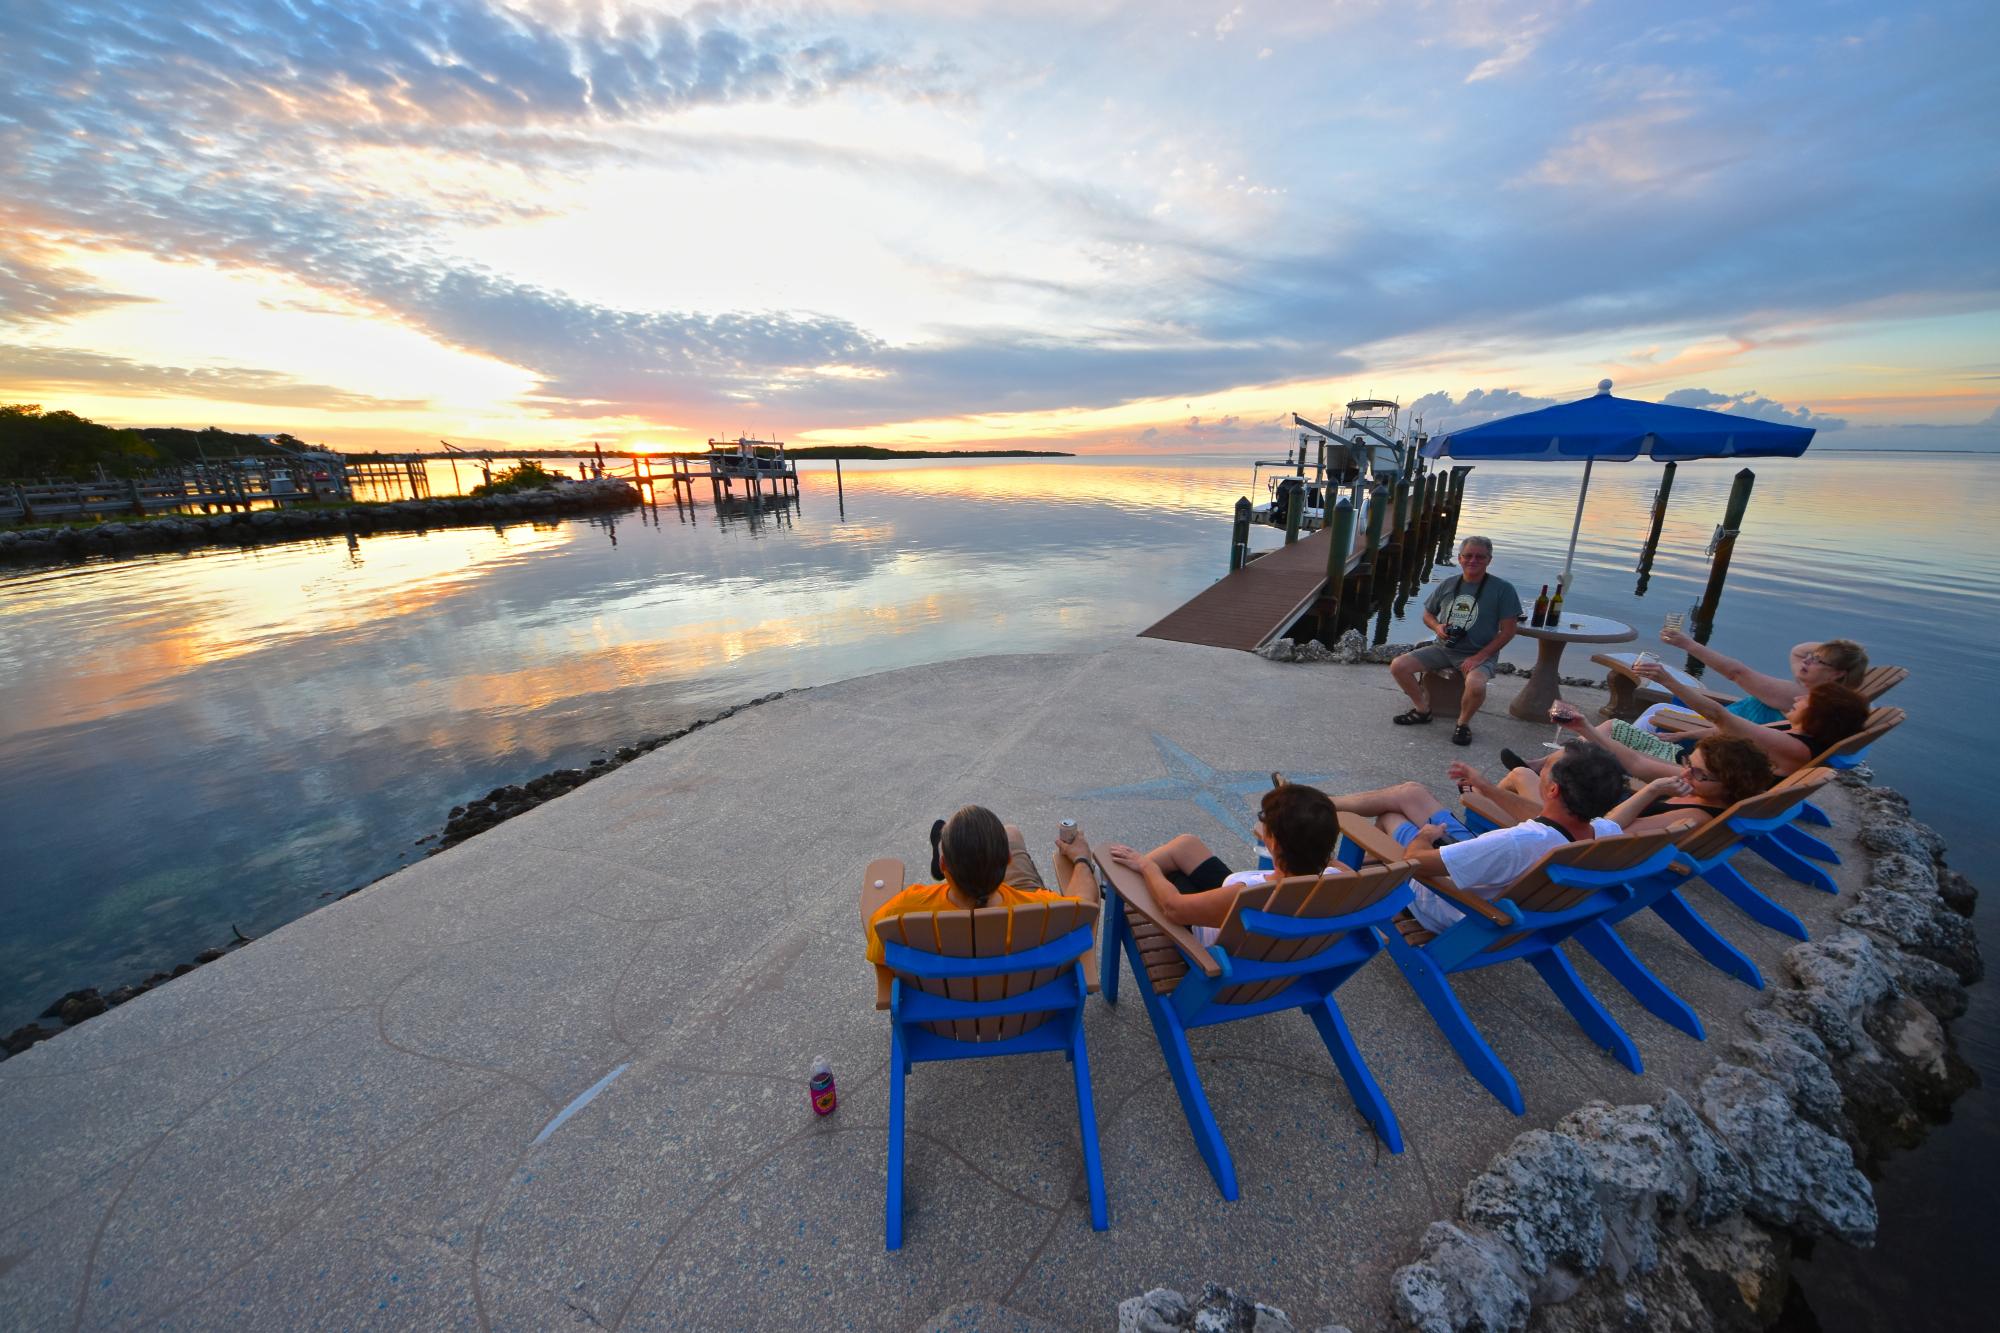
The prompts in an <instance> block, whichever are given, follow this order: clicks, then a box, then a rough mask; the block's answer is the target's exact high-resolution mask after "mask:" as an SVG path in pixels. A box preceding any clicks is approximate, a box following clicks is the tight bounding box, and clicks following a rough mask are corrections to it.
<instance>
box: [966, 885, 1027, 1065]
mask: <svg viewBox="0 0 2000 1333" xmlns="http://www.w3.org/2000/svg"><path fill="white" fill-rule="evenodd" d="M1013 918H1014V914H1013V912H1012V911H1010V910H1009V909H1007V908H1005V907H981V908H979V909H977V910H975V911H974V912H973V914H972V950H973V953H975V954H976V955H977V956H979V957H981V958H997V957H999V956H1000V955H1002V954H1004V953H1006V952H1007V951H1008V949H1007V937H1008V933H1009V928H1010V927H1011V926H1012V925H1013ZM1017 975H1018V974H1016V973H1011V972H1010V973H1007V974H1005V975H1003V976H997V977H976V978H974V980H973V995H974V998H975V999H980V1000H1004V999H1006V998H1007V997H1008V996H1009V995H1019V994H1020V993H1021V988H1020V986H1019V985H1018V984H1016V981H1017ZM1009 1026H1011V1027H1012V1028H1013V1029H1014V1031H1015V1032H1018V1031H1020V1028H1021V1020H1020V1015H1018V1014H1009V1015H1008V1016H1007V1017H1006V1018H1004V1019H1000V1018H982V1019H980V1020H979V1039H980V1040H981V1041H992V1040H993V1039H994V1038H996V1037H1001V1036H1012V1035H1013V1033H1012V1032H1008V1031H1006V1030H1005V1029H1006V1028H1007V1027H1009Z"/></svg>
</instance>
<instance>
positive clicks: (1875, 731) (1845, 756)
mask: <svg viewBox="0 0 2000 1333" xmlns="http://www.w3.org/2000/svg"><path fill="white" fill-rule="evenodd" d="M1879 669H1880V670H1884V671H1902V668H1901V667H1884V668H1879ZM1870 674H1871V675H1872V674H1873V673H1872V672H1871V673H1870ZM1908 674H1909V673H1908V672H1903V675H1908ZM1896 679H1897V680H1900V679H1902V676H1898V677H1896ZM1894 683H1895V682H1894V681H1891V682H1890V684H1894ZM1885 688H1886V687H1885ZM1905 717H1906V714H1905V713H1904V712H1903V710H1902V709H1900V708H1876V709H1873V710H1871V711H1870V712H1869V714H1868V725H1867V726H1866V727H1865V728H1863V729H1862V730H1860V731H1858V732H1856V733H1855V734H1854V735H1852V736H1849V737H1848V738H1847V739H1846V740H1844V741H1840V742H1837V743H1836V744H1833V745H1829V746H1828V747H1827V748H1826V749H1824V750H1822V751H1821V752H1820V753H1818V754H1816V755H1814V756H1813V758H1812V760H1811V762H1810V763H1808V764H1807V765H1806V766H1805V768H1804V769H1801V770H1799V771H1800V772H1804V771H1806V769H1813V768H1829V769H1834V770H1843V769H1849V768H1853V767H1854V766H1855V765H1857V764H1859V763H1861V762H1862V760H1863V759H1864V758H1865V757H1866V756H1867V753H1868V747H1869V746H1871V745H1873V744H1874V743H1875V742H1876V741H1878V740H1881V739H1882V737H1884V736H1886V735H1888V734H1889V733H1890V732H1892V731H1894V730H1895V729H1896V728H1897V727H1899V726H1901V725H1902V723H1903V721H1904V719H1905ZM1796 776H1797V774H1794V775H1793V777H1794V778H1795V777H1796ZM1791 780H1792V779H1791V778H1788V779H1786V781H1788V782H1789V781H1791ZM1832 823H1833V821H1832V819H1830V818H1829V817H1828V816H1827V813H1826V811H1824V810H1822V809H1820V808H1819V807H1818V806H1817V805H1814V804H1813V803H1812V802H1811V801H1807V802H1805V803H1804V804H1803V805H1801V806H1799V808H1798V812H1797V814H1796V815H1794V816H1793V817H1792V818H1791V819H1789V820H1787V821H1785V822H1784V823H1783V824H1781V825H1779V826H1778V827H1776V828H1773V829H1771V830H1769V831H1767V832H1764V833H1761V834H1757V835H1753V836H1751V837H1747V838H1745V839H1744V844H1743V845H1744V846H1745V847H1746V848H1747V849H1748V850H1749V851H1751V852H1754V853H1755V854H1756V855H1758V856H1760V857H1762V858H1763V859H1764V860H1765V861H1767V862H1769V863H1770V865H1771V867H1772V868H1773V869H1775V870H1778V871H1780V872H1782V873H1783V874H1785V875H1787V876H1789V877H1790V878H1792V879H1795V880H1797V881H1798V882H1799V883H1801V884H1804V885H1807V886H1809V887H1811V888H1815V889H1818V890H1820V891H1821V892H1822V893H1839V892H1840V886H1839V885H1838V884H1835V883H1834V882H1833V877H1832V876H1831V875H1829V874H1827V873H1826V872H1825V871H1824V870H1821V869H1820V868H1819V867H1818V866H1816V865H1814V864H1813V862H1815V861H1824V862H1826V863H1827V864H1828V865H1839V864H1840V853H1839V852H1837V851H1835V850H1834V849H1833V848H1832V846H1830V845H1829V844H1828V843H1827V842H1826V841H1825V840H1824V839H1822V838H1818V837H1815V836H1814V835H1812V834H1810V833H1808V832H1806V831H1805V829H1804V828H1803V827H1801V825H1805V824H1813V825H1817V826H1818V827H1820V828H1827V827H1830V826H1831V825H1832ZM1725 871H1726V873H1728V874H1734V873H1735V872H1734V871H1728V870H1727V868H1726V867H1725ZM1739 879H1740V877H1739ZM1711 882H1712V881H1711ZM1798 938H1800V939H1804V938H1805V930H1804V927H1802V926H1801V927H1799V928H1798Z"/></svg>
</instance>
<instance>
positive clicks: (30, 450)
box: [0, 403, 306, 479]
mask: <svg viewBox="0 0 2000 1333" xmlns="http://www.w3.org/2000/svg"><path fill="white" fill-rule="evenodd" d="M274 443H275V444H279V445H284V446H287V447H289V448H293V449H303V448H305V447H306V446H305V444H304V443H303V442H302V441H299V440H296V439H294V438H293V437H291V436H290V435H277V436H272V437H270V438H268V439H267V438H266V437H264V436H262V435H249V434H245V433H243V432H241V431H228V430H218V429H216V428H215V427H214V426H210V427H209V428H208V429H207V430H184V429H181V428H180V427H177V426H142V427H140V428H138V429H136V430H132V429H123V430H121V429H119V428H117V427H114V426H101V425H99V424H98V423H97V422H95V421H92V420H90V419H89V418H87V417H80V416H78V415H77V414H76V413H74V412H63V411H56V412H44V411H43V410H42V409H41V405H40V404H38V403H0V477H74V478H78V479H86V478H90V477H94V476H96V475H97V470H98V469H99V468H103V469H104V471H105V473H106V474H107V475H109V476H113V477H136V476H142V475H144V474H145V473H148V472H156V471H158V470H159V469H161V468H165V467H177V466H179V465H180V464H182V463H194V462H199V461H201V460H203V459H207V460H209V461H220V460H225V459H231V458H241V457H244V456H245V455H254V454H269V453H272V452H274V451H273V449H272V447H271V446H272V445H273V444H274Z"/></svg>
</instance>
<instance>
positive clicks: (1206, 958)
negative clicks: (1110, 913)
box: [1104, 860, 1222, 977]
mask: <svg viewBox="0 0 2000 1333" xmlns="http://www.w3.org/2000/svg"><path fill="white" fill-rule="evenodd" d="M1104 873H1105V875H1106V877H1107V878H1109V879H1110V880H1111V887H1112V888H1114V889H1116V890H1117V891H1118V896H1119V897H1120V898H1122V899H1124V900H1125V902H1126V903H1128V904H1129V905H1130V906H1131V908H1132V910H1133V911H1135V912H1137V913H1138V914H1139V915H1140V916H1142V917H1144V918H1146V920H1148V921H1150V922H1152V923H1153V924H1154V925H1155V926H1157V927H1159V929H1160V933H1161V934H1163V935H1165V936H1166V937H1167V938H1168V939H1170V940H1172V941H1173V942H1174V947H1175V948H1177V949H1179V950H1180V951H1181V953H1182V954H1183V955H1184V956H1185V957H1186V958H1187V960H1188V966H1190V967H1194V968H1197V969H1199V970H1200V971H1201V974H1202V975H1203V976H1208V977H1219V976H1221V975H1222V964H1221V963H1218V962H1216V961H1215V955H1214V954H1211V953H1210V952H1209V951H1208V950H1207V949H1206V948H1204V947H1203V945H1202V943H1201V941H1200V940H1198V939H1196V938H1195V937H1194V935H1193V934H1192V933H1191V932H1190V931H1189V930H1188V928H1187V927H1186V926H1182V925H1178V924H1176V923H1174V922H1172V921H1169V920H1167V918H1166V916H1165V914H1164V913H1162V912H1161V911H1160V905H1159V904H1158V903H1156V902H1154V901H1153V891H1152V890H1151V889H1149V888H1147V887H1146V877H1145V876H1144V875H1141V874H1140V873H1139V872H1138V871H1136V870H1128V869H1126V868H1125V867H1124V866H1121V865H1119V864H1118V863H1117V862H1116V861H1110V860H1107V861H1105V863H1104Z"/></svg>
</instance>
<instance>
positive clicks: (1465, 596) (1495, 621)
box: [1389, 537, 1521, 745]
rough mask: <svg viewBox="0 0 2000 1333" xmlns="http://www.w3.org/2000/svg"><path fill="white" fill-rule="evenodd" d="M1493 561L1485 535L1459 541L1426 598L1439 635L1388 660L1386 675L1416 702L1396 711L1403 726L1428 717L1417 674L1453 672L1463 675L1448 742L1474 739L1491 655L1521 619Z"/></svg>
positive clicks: (1428, 617) (1426, 692)
mask: <svg viewBox="0 0 2000 1333" xmlns="http://www.w3.org/2000/svg"><path fill="white" fill-rule="evenodd" d="M1492 563H1493V543H1492V542H1491V541H1490V540H1488V539H1487V538H1485V537H1467V538H1466V539H1465V540H1464V541H1462V542H1460V543H1459V544H1458V568H1459V572H1458V573H1457V574H1455V575H1453V576H1452V577H1451V578H1448V579H1440V580H1439V581H1438V586H1437V587H1436V588H1434V589H1432V590H1431V595H1430V596H1429V597H1428V598H1426V599H1425V601H1424V624H1425V625H1426V626H1428V627H1429V628H1430V631H1431V633H1433V634H1435V635H1437V642H1435V643H1427V644H1424V645H1423V646H1422V647H1419V648H1412V649H1411V650H1410V651H1409V652H1407V653H1404V654H1403V655H1402V656H1401V657H1398V658H1397V659H1396V660H1395V661H1393V662H1391V663H1389V674H1390V676H1392V677H1393V678H1394V679H1395V682H1396V683H1397V684H1398V685H1400V686H1402V687H1403V693H1404V694H1407V695H1408V696H1410V702H1411V703H1412V704H1414V705H1415V707H1413V708H1411V709H1410V710H1409V711H1407V712H1403V713H1398V714H1396V716H1395V718H1394V719H1393V720H1394V721H1395V723H1396V725H1398V726H1404V727H1407V726H1414V725H1420V724H1422V723H1425V722H1429V721H1430V720H1431V696H1430V688H1429V684H1428V682H1426V681H1424V680H1420V679H1418V677H1419V676H1421V675H1424V674H1425V673H1433V674H1434V673H1439V672H1446V671H1456V672H1458V674H1459V675H1461V676H1463V677H1464V678H1465V692H1464V694H1463V695H1462V696H1461V697H1460V699H1459V704H1458V725H1457V726H1456V727H1454V728H1453V729H1452V733H1451V742H1452V744H1453V745H1470V744H1472V715H1473V714H1474V713H1476V712H1478V711H1479V706H1480V705H1481V704H1482V703H1485V702H1486V685H1487V682H1488V681H1491V680H1492V679H1493V662H1494V659H1495V658H1497V657H1498V656H1499V655H1500V650H1501V649H1502V648H1504V647H1506V646H1507V641H1508V640H1509V639H1511V638H1513V637H1514V631H1515V630H1516V629H1517V628H1518V627H1519V621H1520V619H1521V594H1519V593H1517V592H1515V591H1514V585H1513V584H1511V583H1509V582H1507V580H1505V579H1502V578H1496V577H1494V576H1493V575H1492V574H1491V573H1489V572H1488V567H1489V566H1490V565H1491V564H1492Z"/></svg>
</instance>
